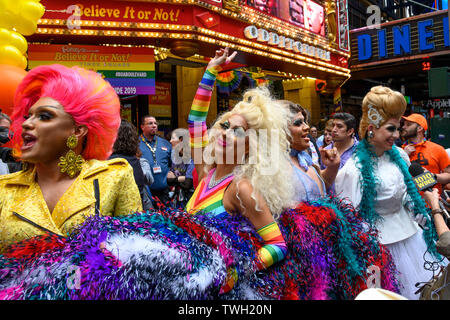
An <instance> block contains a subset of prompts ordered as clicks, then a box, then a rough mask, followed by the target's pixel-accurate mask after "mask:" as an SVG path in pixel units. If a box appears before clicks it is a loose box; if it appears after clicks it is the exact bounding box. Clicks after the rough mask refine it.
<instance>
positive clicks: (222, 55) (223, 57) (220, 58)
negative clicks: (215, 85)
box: [206, 48, 237, 69]
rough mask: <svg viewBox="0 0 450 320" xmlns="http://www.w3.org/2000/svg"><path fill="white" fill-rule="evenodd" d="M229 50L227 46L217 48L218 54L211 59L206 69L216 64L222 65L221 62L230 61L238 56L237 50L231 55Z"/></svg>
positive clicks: (226, 62)
mask: <svg viewBox="0 0 450 320" xmlns="http://www.w3.org/2000/svg"><path fill="white" fill-rule="evenodd" d="M228 52H229V48H225V49H224V48H221V49H219V50H216V55H215V56H214V58H212V59H211V60H210V61H209V63H208V66H207V67H206V69H208V68H211V67H215V66H220V65H221V64H228V63H230V62H231V61H232V60H233V59H234V57H235V56H236V54H237V51H235V52H233V53H232V54H231V55H230V56H229V55H228Z"/></svg>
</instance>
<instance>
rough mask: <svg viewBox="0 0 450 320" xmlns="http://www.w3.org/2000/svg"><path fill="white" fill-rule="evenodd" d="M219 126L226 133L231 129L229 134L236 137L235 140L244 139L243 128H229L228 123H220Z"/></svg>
mask: <svg viewBox="0 0 450 320" xmlns="http://www.w3.org/2000/svg"><path fill="white" fill-rule="evenodd" d="M219 125H220V127H221V128H222V129H223V130H225V131H227V130H228V129H231V133H232V134H233V135H234V136H235V137H237V138H245V129H244V128H243V127H234V128H230V122H229V121H225V122H222V123H220V124H219Z"/></svg>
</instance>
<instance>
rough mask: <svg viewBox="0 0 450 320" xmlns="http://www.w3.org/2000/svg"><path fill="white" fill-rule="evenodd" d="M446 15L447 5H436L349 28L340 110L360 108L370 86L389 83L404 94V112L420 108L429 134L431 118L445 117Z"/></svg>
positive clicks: (449, 87)
mask: <svg viewBox="0 0 450 320" xmlns="http://www.w3.org/2000/svg"><path fill="white" fill-rule="evenodd" d="M448 19H449V16H448V10H440V11H436V12H433V13H428V14H423V15H419V16H414V17H410V18H406V19H401V20H396V21H391V22H387V23H384V24H381V25H377V26H371V27H366V28H361V29H356V30H352V31H351V32H350V38H351V53H352V56H351V59H350V69H351V71H352V77H351V79H350V81H348V82H347V83H346V84H345V86H344V87H343V105H344V111H345V108H347V110H350V111H355V112H357V111H358V110H360V106H361V101H362V97H363V96H364V95H365V94H366V93H367V91H368V90H370V88H371V87H372V86H375V85H385V86H389V87H390V88H392V89H395V90H398V91H400V92H402V93H403V95H404V96H405V98H406V100H407V102H408V108H407V113H409V112H420V113H422V114H423V115H424V116H426V117H427V118H428V119H429V120H430V123H431V133H432V135H433V122H434V121H435V120H432V119H433V118H435V116H437V115H439V116H440V117H441V118H448V117H449V116H450V113H449V111H450V105H447V102H446V101H447V100H448V99H449V98H450V73H449V71H448V67H449V66H450V40H449V23H448ZM449 124H450V123H449ZM447 127H448V124H447ZM448 133H449V134H448V138H449V144H450V131H449V132H448ZM436 137H437V136H436Z"/></svg>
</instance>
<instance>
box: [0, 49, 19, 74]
mask: <svg viewBox="0 0 450 320" xmlns="http://www.w3.org/2000/svg"><path fill="white" fill-rule="evenodd" d="M22 57H23V55H22V54H21V53H20V51H19V50H18V49H17V48H16V47H13V46H9V45H6V46H0V64H9V65H13V66H15V67H20V68H21V67H22V66H23V59H22Z"/></svg>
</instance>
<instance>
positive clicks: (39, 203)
mask: <svg viewBox="0 0 450 320" xmlns="http://www.w3.org/2000/svg"><path fill="white" fill-rule="evenodd" d="M35 177H36V171H35V168H34V166H30V168H29V169H28V170H26V171H19V172H15V173H12V174H8V175H2V176H0V252H1V251H2V248H4V247H5V246H6V245H9V244H11V243H13V242H16V241H20V240H24V239H27V238H30V237H33V236H37V235H42V234H44V233H45V231H43V230H42V229H41V228H39V227H37V226H35V225H33V223H34V224H36V225H38V226H40V227H43V228H45V229H47V230H50V231H51V232H54V233H56V234H59V235H62V236H67V235H68V234H69V233H70V232H71V231H72V230H73V229H74V228H75V227H76V226H77V225H79V224H81V223H83V221H84V220H85V219H86V217H88V216H91V215H94V214H95V193H94V184H93V181H94V179H98V182H99V187H100V188H99V189H100V212H101V215H105V216H106V215H107V216H119V215H126V214H130V213H133V212H136V211H142V202H141V197H140V194H139V189H138V187H137V185H136V182H135V180H134V176H133V169H132V167H131V166H130V165H129V164H128V162H127V161H126V160H125V159H121V158H116V159H111V160H106V161H99V160H89V161H86V162H85V163H84V164H83V168H82V170H81V172H80V174H79V175H78V177H77V178H76V180H75V181H74V182H73V183H72V185H71V186H70V187H69V188H68V189H67V191H66V192H65V193H64V194H63V196H62V197H61V198H60V199H59V201H58V203H57V204H56V206H55V208H54V209H53V212H50V211H49V209H48V207H47V204H46V202H45V200H44V197H43V195H42V192H41V188H40V187H39V185H38V183H37V182H36V179H35ZM18 215H19V216H20V217H18ZM23 218H25V219H23ZM25 220H29V221H25Z"/></svg>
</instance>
